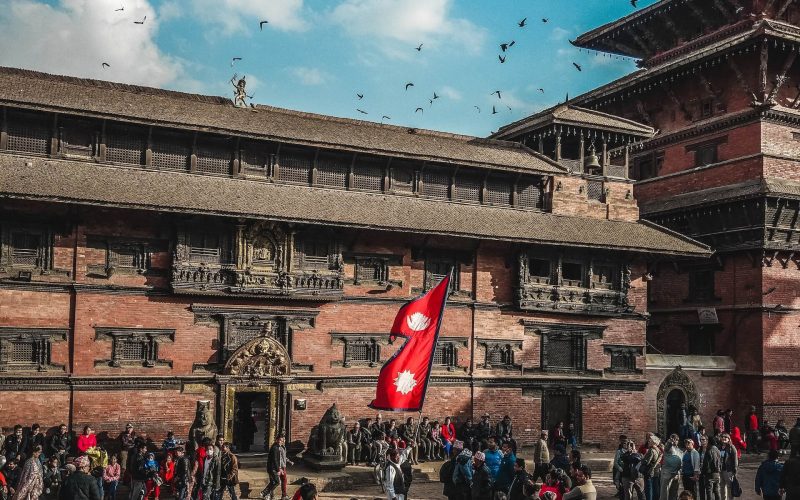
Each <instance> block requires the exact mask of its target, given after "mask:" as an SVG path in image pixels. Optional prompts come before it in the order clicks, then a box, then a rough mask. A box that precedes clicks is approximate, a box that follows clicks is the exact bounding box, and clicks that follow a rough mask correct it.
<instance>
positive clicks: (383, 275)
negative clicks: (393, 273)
mask: <svg viewBox="0 0 800 500" xmlns="http://www.w3.org/2000/svg"><path fill="white" fill-rule="evenodd" d="M388 280H389V259H388V258H387V257H371V256H370V257H361V256H357V257H356V272H355V280H354V283H355V284H357V285H358V284H361V283H364V282H377V283H383V282H386V281H388Z"/></svg>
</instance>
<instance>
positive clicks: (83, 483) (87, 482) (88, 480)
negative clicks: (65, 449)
mask: <svg viewBox="0 0 800 500" xmlns="http://www.w3.org/2000/svg"><path fill="white" fill-rule="evenodd" d="M90 464H91V462H90V461H89V457H87V456H86V455H81V456H80V457H78V458H76V459H75V460H74V461H73V465H74V466H75V472H74V473H73V474H70V475H69V476H67V479H66V480H65V481H64V484H63V485H62V486H61V491H60V492H59V494H58V499H59V500H102V498H101V496H100V490H99V489H98V488H97V481H96V480H95V478H94V477H92V476H91V475H90V474H89V467H90Z"/></svg>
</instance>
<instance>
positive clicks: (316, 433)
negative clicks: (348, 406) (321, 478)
mask: <svg viewBox="0 0 800 500" xmlns="http://www.w3.org/2000/svg"><path fill="white" fill-rule="evenodd" d="M303 459H304V460H305V461H306V463H308V464H309V465H310V466H311V467H313V468H315V469H328V470H331V469H337V470H338V469H342V468H343V467H344V466H345V463H346V462H347V444H346V442H345V424H344V415H342V414H341V413H340V412H339V409H338V408H337V407H336V403H334V404H333V406H331V407H330V408H328V410H327V411H326V412H325V415H323V416H322V419H321V420H320V422H319V425H316V426H314V428H312V429H311V437H310V439H309V440H308V447H307V449H306V453H305V454H304V456H303Z"/></svg>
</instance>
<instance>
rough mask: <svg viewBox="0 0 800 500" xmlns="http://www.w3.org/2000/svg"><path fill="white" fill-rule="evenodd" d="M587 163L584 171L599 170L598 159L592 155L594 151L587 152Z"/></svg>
mask: <svg viewBox="0 0 800 500" xmlns="http://www.w3.org/2000/svg"><path fill="white" fill-rule="evenodd" d="M587 160H588V162H587V163H586V170H587V171H589V170H595V169H598V168H600V159H599V158H598V157H597V155H596V154H594V150H592V151H590V152H589V157H588V158H587Z"/></svg>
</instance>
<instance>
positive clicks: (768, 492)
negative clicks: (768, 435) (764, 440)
mask: <svg viewBox="0 0 800 500" xmlns="http://www.w3.org/2000/svg"><path fill="white" fill-rule="evenodd" d="M779 456H780V454H779V453H778V451H777V450H770V451H769V453H768V454H767V459H766V460H764V461H763V462H761V465H759V466H758V472H756V481H755V483H756V484H755V486H756V495H758V496H761V497H763V498H764V500H781V497H782V496H783V495H782V494H781V492H780V488H781V474H782V473H783V464H782V463H780V462H779V461H778V457H779Z"/></svg>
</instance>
